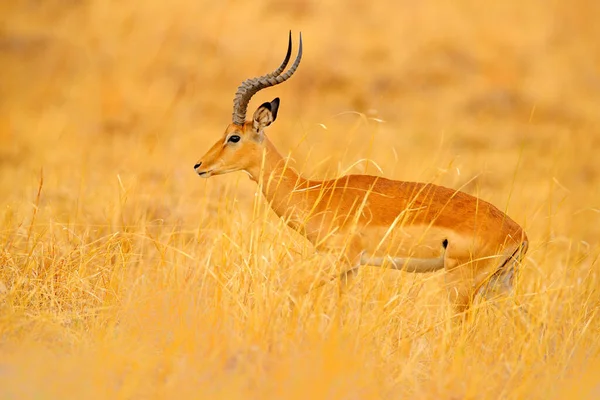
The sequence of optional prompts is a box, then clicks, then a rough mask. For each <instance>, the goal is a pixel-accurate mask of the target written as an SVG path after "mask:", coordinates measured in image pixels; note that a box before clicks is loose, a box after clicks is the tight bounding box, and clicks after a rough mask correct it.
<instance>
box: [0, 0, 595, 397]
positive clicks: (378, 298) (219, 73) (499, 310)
mask: <svg viewBox="0 0 600 400" xmlns="http://www.w3.org/2000/svg"><path fill="white" fill-rule="evenodd" d="M413 3H414V4H413ZM598 4H599V3H598V2H596V1H593V0H589V1H586V0H578V1H575V2H567V1H562V0H561V1H557V2H552V3H548V2H545V1H541V0H539V1H535V0H532V1H528V2H519V1H510V0H509V1H504V2H496V3H495V4H485V5H484V3H481V2H478V1H473V0H460V1H457V2H444V1H440V0H429V1H421V2H412V3H411V2H391V1H390V2H359V1H350V2H348V1H342V0H328V1H323V2H316V1H308V0H294V1H290V2H279V1H270V0H263V1H256V2H252V3H251V2H240V1H234V2H217V1H212V2H207V1H190V0H177V1H173V2H159V1H156V0H151V1H147V2H133V1H128V0H122V1H118V2H117V1H108V0H103V1H100V0H88V1H83V0H80V1H70V2H65V1H59V0H51V1H45V2H31V1H16V0H15V1H9V2H3V3H2V5H0V14H1V15H2V19H3V23H2V25H1V31H0V74H1V75H0V76H1V77H2V78H1V79H2V85H1V86H0V172H1V173H0V201H1V204H0V206H1V207H2V210H1V215H0V217H1V218H2V222H1V226H0V394H1V397H2V398H19V399H22V398H86V399H87V398H146V397H148V398H180V399H183V398H211V399H214V398H228V399H231V398H260V399H263V398H286V399H293V398H303V399H304V398H328V399H338V398H339V399H342V398H343V399H346V398H350V399H355V398H360V399H367V398H418V399H421V398H424V399H429V398H431V399H463V398H468V399H487V398H490V399H497V398H513V399H525V398H527V399H532V398H543V399H558V398H579V399H584V398H590V399H591V398H597V397H598V396H599V395H600V387H599V385H600V363H599V362H600V360H599V355H600V344H599V340H598V335H599V333H600V322H599V317H598V315H597V313H598V307H599V304H600V303H599V302H600V294H599V293H600V291H599V290H598V288H599V285H600V278H599V276H598V273H599V266H598V257H599V254H600V246H599V244H598V242H599V240H598V239H599V238H600V185H599V183H600V164H599V163H598V159H597V153H598V150H599V149H600V130H599V128H600V114H599V113H598V104H599V102H600V78H599V74H598V66H599V65H600V42H598V40H597V38H598V37H600V27H599V25H598V23H597V22H596V18H597V15H599V14H600V9H599V6H598ZM288 29H292V30H293V32H294V33H295V34H296V33H297V32H298V31H299V30H302V32H303V36H304V45H305V57H304V59H303V63H302V65H301V67H300V69H299V71H298V73H297V75H296V76H294V78H292V79H291V80H290V81H289V82H288V83H286V84H285V85H282V86H280V87H277V88H273V89H269V90H267V91H265V92H264V93H263V92H261V94H259V95H257V96H256V98H255V99H253V101H252V103H251V105H250V109H251V111H252V110H253V109H254V107H256V105H258V104H260V103H261V102H263V101H266V100H271V99H272V98H273V97H275V96H280V97H281V98H282V106H281V109H280V114H279V119H278V121H277V122H276V123H275V124H274V125H273V127H272V128H270V130H269V134H270V137H271V138H272V140H273V141H274V142H275V143H276V145H277V146H278V147H279V149H280V150H281V152H282V153H284V154H288V153H291V155H292V157H293V158H294V160H295V166H296V168H298V169H299V170H301V171H303V173H304V174H305V175H307V176H310V177H320V178H325V177H332V176H335V175H338V174H339V173H341V172H343V171H347V172H354V173H356V172H359V173H362V172H367V173H371V174H380V172H379V170H378V168H381V170H382V171H383V174H384V175H385V176H388V177H393V178H397V179H405V180H417V179H418V180H427V181H434V182H437V183H441V184H444V185H446V186H450V187H455V188H459V187H464V190H466V191H467V192H469V193H473V194H476V195H479V196H481V197H483V198H484V199H486V200H489V201H492V202H493V203H494V204H496V205H498V206H499V207H500V208H501V209H504V210H506V211H507V212H508V213H509V214H510V215H511V216H512V217H513V218H514V219H515V220H517V221H518V222H519V223H521V224H522V225H523V226H524V227H525V228H526V230H527V232H528V234H529V238H530V240H531V247H530V252H529V255H528V257H527V260H526V262H525V264H524V266H523V270H522V275H521V276H520V279H519V282H518V287H517V294H516V297H517V299H518V300H519V301H520V302H521V303H523V304H524V305H525V307H526V308H527V309H528V310H529V311H530V312H531V313H532V314H533V315H535V316H536V317H537V320H536V322H532V323H531V324H530V325H523V324H520V323H519V322H518V321H519V320H518V318H517V315H518V314H517V313H516V311H515V310H514V306H513V305H512V304H513V303H512V302H510V301H509V302H499V303H497V304H496V305H495V306H494V305H491V304H489V303H486V302H483V301H478V302H477V304H476V305H475V310H476V312H475V313H474V315H473V318H472V320H471V321H469V322H467V323H466V324H464V325H462V326H458V325H455V324H452V323H451V322H450V316H451V310H450V308H449V307H448V304H447V301H446V298H445V293H444V291H443V287H442V285H441V283H442V280H443V274H428V275H424V276H416V275H410V274H402V273H392V272H385V271H382V270H377V269H368V268H365V269H364V270H363V271H362V272H361V274H360V275H359V277H358V279H357V284H356V285H355V286H353V287H352V288H351V289H350V290H349V291H348V292H347V293H345V294H343V295H341V296H340V295H339V294H338V290H337V288H336V286H335V284H332V285H330V286H327V287H325V288H324V289H323V290H320V291H316V292H314V293H311V294H310V295H307V296H305V297H303V298H300V299H299V300H298V302H299V303H298V307H297V308H296V309H290V308H289V307H288V304H289V294H290V293H291V292H293V289H294V288H295V287H296V286H297V285H298V283H299V282H301V281H304V280H306V279H311V277H312V276H314V275H315V274H316V273H317V272H318V271H319V270H321V269H323V268H326V267H327V261H326V260H323V259H322V258H320V257H319V256H318V255H315V254H314V252H313V251H312V249H311V247H310V246H309V245H308V244H307V243H306V242H305V241H304V239H302V238H301V237H300V236H298V235H297V234H295V233H293V232H291V231H290V230H288V229H287V228H286V227H285V225H284V224H283V223H282V222H281V221H279V220H278V219H277V218H276V217H275V216H274V215H273V213H272V212H271V211H270V210H269V209H268V208H267V207H266V205H265V203H264V201H263V199H262V197H261V196H256V195H255V193H256V186H255V185H254V184H253V183H252V182H249V181H248V179H247V178H246V177H245V176H244V175H243V174H232V175H231V176H222V177H215V178H211V179H209V180H208V181H204V180H200V179H199V178H198V177H197V176H196V175H195V174H194V172H193V170H192V165H193V164H194V162H195V161H196V160H197V159H198V158H199V157H200V156H201V155H202V154H203V153H204V151H205V150H206V149H207V148H208V146H209V145H210V144H212V142H213V141H214V140H216V138H217V137H218V136H219V135H221V132H222V130H223V129H224V128H225V126H226V124H227V123H228V122H229V120H230V112H231V104H232V99H233V93H234V91H235V89H236V87H237V85H238V84H239V82H241V80H242V79H245V78H247V77H249V76H253V75H257V74H260V73H263V72H266V71H267V70H269V69H271V68H273V67H275V66H276V65H278V62H279V61H280V58H281V57H282V55H283V52H284V50H285V44H286V40H287V36H286V35H287V31H288ZM348 111H352V112H351V113H348ZM382 121H383V122H382ZM357 160H363V161H360V162H357ZM42 177H43V184H42Z"/></svg>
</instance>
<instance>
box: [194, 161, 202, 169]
mask: <svg viewBox="0 0 600 400" xmlns="http://www.w3.org/2000/svg"><path fill="white" fill-rule="evenodd" d="M201 165H202V163H201V162H199V163H198V164H196V165H194V169H196V168H198V167H199V166H201Z"/></svg>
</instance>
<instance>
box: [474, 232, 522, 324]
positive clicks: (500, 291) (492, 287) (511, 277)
mask: <svg viewBox="0 0 600 400" xmlns="http://www.w3.org/2000/svg"><path fill="white" fill-rule="evenodd" d="M527 248H528V243H527V241H524V242H523V243H521V245H519V246H518V247H517V248H516V249H512V250H509V251H508V252H506V253H505V254H506V256H505V258H504V260H503V262H502V263H501V264H500V267H498V268H497V270H496V272H494V274H493V275H492V276H491V277H490V278H489V279H488V280H487V281H486V282H484V283H483V284H482V285H481V288H480V289H479V290H478V293H481V294H482V295H483V297H484V298H485V299H486V300H489V301H491V302H492V303H493V304H495V305H497V304H496V302H495V301H494V300H497V299H499V298H504V297H510V298H511V299H512V302H513V303H514V305H515V307H514V308H515V309H516V310H517V311H518V315H519V316H520V321H521V323H523V325H525V326H526V327H528V328H529V327H530V324H531V322H532V318H533V317H532V315H530V314H529V312H528V311H527V310H526V309H524V308H523V306H522V305H521V304H519V302H518V301H517V299H516V298H514V297H513V296H511V295H512V294H514V283H515V277H516V274H517V272H518V267H519V266H520V264H521V262H522V261H523V258H524V257H525V254H526V253H527ZM502 311H503V312H504V310H502ZM504 313H505V315H506V312H504Z"/></svg>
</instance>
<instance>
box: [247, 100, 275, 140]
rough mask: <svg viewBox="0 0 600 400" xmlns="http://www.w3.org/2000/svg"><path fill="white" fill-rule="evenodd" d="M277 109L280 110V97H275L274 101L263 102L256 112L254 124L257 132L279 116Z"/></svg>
mask: <svg viewBox="0 0 600 400" xmlns="http://www.w3.org/2000/svg"><path fill="white" fill-rule="evenodd" d="M277 110H279V97H276V98H275V99H273V101H272V102H270V103H269V102H267V103H263V104H261V106H260V107H258V108H257V109H256V111H255V112H254V117H253V122H252V126H253V127H254V130H255V131H256V132H257V133H260V132H261V131H262V130H263V129H264V128H265V127H267V126H269V125H271V123H272V122H273V121H275V119H276V118H277Z"/></svg>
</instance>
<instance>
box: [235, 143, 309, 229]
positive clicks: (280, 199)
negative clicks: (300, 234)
mask: <svg viewBox="0 0 600 400" xmlns="http://www.w3.org/2000/svg"><path fill="white" fill-rule="evenodd" d="M264 141H265V153H264V160H259V162H258V163H256V164H255V165H254V166H252V167H250V168H248V169H247V170H246V172H248V174H250V178H251V179H252V180H254V181H256V182H257V183H260V184H261V190H262V192H263V195H264V196H265V198H266V199H267V201H268V202H269V203H270V204H271V207H272V208H273V210H274V211H275V213H276V214H277V215H278V216H280V217H290V216H291V215H290V213H292V212H294V209H295V210H296V211H298V207H301V205H300V204H298V202H297V201H295V200H296V199H298V198H299V197H300V195H299V193H296V192H295V190H298V189H301V188H305V187H306V186H307V185H308V181H307V180H306V179H304V178H302V177H301V176H300V175H298V174H297V173H296V171H294V170H293V169H292V168H291V167H290V166H289V165H288V160H287V159H285V158H283V157H282V156H281V154H279V152H278V151H277V149H276V148H275V146H274V145H273V143H271V141H270V140H269V139H268V138H267V137H266V136H265V138H264ZM295 198H296V199H295ZM294 206H295V207H294Z"/></svg>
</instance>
